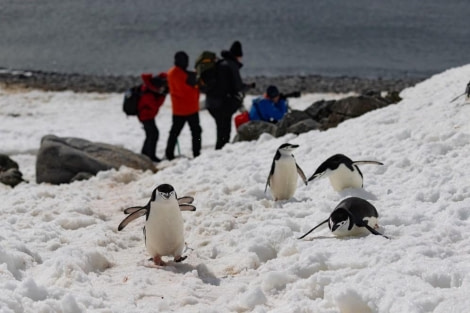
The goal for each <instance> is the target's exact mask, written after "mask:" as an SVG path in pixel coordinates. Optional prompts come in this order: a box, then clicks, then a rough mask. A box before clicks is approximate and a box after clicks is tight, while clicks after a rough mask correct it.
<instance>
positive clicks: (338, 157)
mask: <svg viewBox="0 0 470 313" xmlns="http://www.w3.org/2000/svg"><path fill="white" fill-rule="evenodd" d="M358 164H377V165H383V163H381V162H377V161H353V160H351V159H350V158H348V157H347V156H345V155H344V154H335V155H333V156H331V157H329V158H328V159H327V160H326V161H325V162H323V163H322V164H321V165H320V166H319V167H318V168H317V170H316V171H315V173H313V175H312V176H311V177H310V178H309V179H308V181H312V180H314V179H315V178H317V177H321V176H323V175H328V178H329V179H330V183H331V186H332V187H333V189H334V190H335V191H341V190H343V189H346V188H362V186H363V177H362V173H361V170H360V169H359V167H358V166H357V165H358Z"/></svg>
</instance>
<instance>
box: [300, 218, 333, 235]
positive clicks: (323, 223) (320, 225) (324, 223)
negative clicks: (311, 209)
mask: <svg viewBox="0 0 470 313" xmlns="http://www.w3.org/2000/svg"><path fill="white" fill-rule="evenodd" d="M329 219H330V218H327V219H326V220H324V221H323V222H321V223H320V224H318V225H317V226H315V227H314V228H312V229H310V230H309V231H308V232H306V233H305V234H304V235H302V236H300V237H299V238H297V239H302V238H304V237H305V236H307V235H308V234H310V233H311V232H312V231H314V230H315V229H317V228H318V227H320V226H321V225H323V224H325V223H326V222H328V220H329Z"/></svg>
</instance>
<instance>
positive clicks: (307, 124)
mask: <svg viewBox="0 0 470 313" xmlns="http://www.w3.org/2000/svg"><path fill="white" fill-rule="evenodd" d="M320 127H321V124H320V123H318V122H316V121H314V120H312V119H305V120H301V121H300V122H297V123H295V124H293V125H291V126H289V127H288V128H287V133H289V134H296V135H298V134H302V133H308V132H309V131H311V130H315V129H320Z"/></svg>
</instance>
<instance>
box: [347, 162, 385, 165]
mask: <svg viewBox="0 0 470 313" xmlns="http://www.w3.org/2000/svg"><path fill="white" fill-rule="evenodd" d="M353 164H355V165H360V164H375V165H384V164H383V163H382V162H379V161H354V162H353Z"/></svg>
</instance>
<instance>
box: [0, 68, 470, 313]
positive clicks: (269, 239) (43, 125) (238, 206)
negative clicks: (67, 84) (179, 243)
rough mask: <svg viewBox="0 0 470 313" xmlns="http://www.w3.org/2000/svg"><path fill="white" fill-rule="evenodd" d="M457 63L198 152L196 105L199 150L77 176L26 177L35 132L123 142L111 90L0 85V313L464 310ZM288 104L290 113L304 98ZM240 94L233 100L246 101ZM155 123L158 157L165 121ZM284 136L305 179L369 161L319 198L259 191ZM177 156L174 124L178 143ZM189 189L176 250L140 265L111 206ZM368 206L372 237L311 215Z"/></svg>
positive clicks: (468, 178) (310, 191)
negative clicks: (391, 95)
mask: <svg viewBox="0 0 470 313" xmlns="http://www.w3.org/2000/svg"><path fill="white" fill-rule="evenodd" d="M468 77H470V65H468V66H464V67H461V68H456V69H451V70H448V71H446V72H444V73H441V74H439V75H436V76H434V77H431V78H430V79H428V80H426V81H424V82H422V83H420V84H419V85H417V86H416V87H414V88H409V89H407V90H405V91H403V92H402V94H401V96H402V97H403V101H401V102H400V103H399V104H396V105H392V106H389V107H386V108H384V109H381V110H376V111H373V112H370V113H368V114H366V115H363V116H361V117H360V118H357V119H354V120H349V121H346V122H344V123H342V124H340V125H339V126H338V127H337V128H334V129H330V130H328V131H325V132H319V131H312V132H309V133H307V134H302V135H300V136H294V135H287V136H285V137H283V138H272V137H270V136H268V135H265V136H262V137H261V138H260V139H259V140H258V141H256V142H244V143H238V144H230V145H227V146H226V147H225V148H224V149H223V150H222V151H214V150H213V145H214V142H215V134H214V128H215V126H214V122H213V121H212V119H211V117H210V116H209V115H208V113H207V112H206V111H202V112H201V121H202V122H201V123H202V126H203V130H204V132H203V152H202V154H201V156H200V157H198V158H196V159H186V158H183V159H179V160H177V161H176V162H172V163H171V164H168V163H166V164H163V165H166V166H167V167H166V168H165V169H163V170H161V171H159V172H158V173H156V174H152V173H150V172H145V173H142V172H139V171H135V170H131V169H128V168H122V169H120V170H119V171H116V170H111V171H108V172H102V173H99V174H98V176H97V177H94V178H92V179H90V180H89V181H82V182H75V183H72V184H69V185H60V186H52V185H48V184H40V185H38V184H35V183H34V167H35V157H34V152H35V151H36V150H37V149H38V146H39V140H40V138H41V137H42V136H43V135H45V134H48V133H53V134H55V135H58V136H76V137H82V138H86V139H90V140H95V141H103V142H108V143H112V144H118V145H122V146H125V147H127V148H129V149H132V150H134V151H139V150H140V146H141V143H142V140H143V131H142V130H141V129H140V126H139V123H138V122H137V121H136V120H135V119H132V118H126V117H124V116H123V114H122V113H121V108H120V103H121V97H122V96H121V95H117V94H110V95H100V94H79V93H71V92H61V93H45V92H41V91H24V90H18V91H14V90H6V89H0V125H1V126H0V140H1V142H2V145H1V146H0V153H8V154H10V155H11V157H12V158H13V159H15V160H16V161H18V162H19V164H20V169H21V170H22V172H23V173H24V174H25V178H26V179H28V180H30V181H31V183H29V184H21V185H19V186H17V187H16V188H14V189H11V188H9V187H7V186H3V185H0V195H1V199H2V201H1V203H0V214H1V217H2V219H1V220H0V242H1V246H0V288H1V289H2V293H0V311H1V312H71V313H76V312H103V313H104V312H322V313H323V312H325V313H326V312H328V313H330V312H331V313H332V312H341V313H351V312H361V313H366V312H381V313H382V312H383V313H393V312H396V313H399V312H400V313H402V312H407V313H427V312H436V313H437V312H446V313H448V312H456V313H457V312H466V311H468V308H469V307H470V299H469V298H468V294H469V292H470V274H469V273H470V239H469V238H470V236H469V234H470V184H469V183H470V170H469V168H470V158H469V157H468V156H469V154H470V123H469V122H468V117H469V116H470V105H466V104H465V103H464V98H463V97H462V98H460V99H459V100H457V101H455V102H453V103H450V100H451V99H453V98H454V97H456V96H457V95H459V94H461V93H462V92H463V89H464V87H465V85H466V83H467V82H468ZM334 96H336V97H337V96H338V95H307V96H304V97H302V98H300V99H293V100H294V101H292V105H293V106H294V107H297V108H305V107H307V106H308V105H310V104H311V103H312V102H313V101H314V100H315V99H317V98H316V97H320V98H321V97H334ZM248 102H249V99H247V103H248ZM170 120H171V119H170V111H169V103H168V101H167V103H166V104H165V107H164V108H163V109H162V112H161V113H160V115H159V116H158V117H157V124H158V125H159V128H160V131H161V138H160V141H159V146H158V151H159V153H158V155H159V156H161V155H162V153H163V150H164V147H165V143H166V138H167V134H168V130H169V127H170V124H169V122H170ZM284 142H290V143H296V144H299V145H300V148H299V149H298V150H297V151H296V152H295V153H294V154H295V157H296V160H297V162H298V164H299V165H300V167H302V169H303V170H304V172H305V173H306V175H307V176H310V175H311V174H312V173H313V172H314V171H315V169H316V168H317V167H318V166H319V165H320V163H321V162H323V161H324V160H325V159H326V158H328V157H329V156H331V155H333V154H335V153H343V154H346V155H348V156H349V157H351V158H352V159H353V160H359V159H372V160H378V161H381V162H383V163H384V165H383V166H376V165H363V166H361V170H362V172H363V174H364V189H361V190H354V189H348V190H345V191H342V192H340V193H337V192H335V191H334V190H333V189H332V187H331V186H330V184H329V181H328V179H319V180H315V181H313V182H312V183H311V184H309V185H308V186H304V185H302V184H301V181H300V180H299V184H298V189H297V192H296V194H295V197H294V199H291V200H289V201H280V202H274V201H273V200H272V198H271V196H270V194H269V191H268V193H267V194H265V193H264V188H265V183H266V178H267V175H268V173H269V169H270V165H271V160H272V157H273V155H274V153H275V151H276V148H277V147H278V146H279V145H281V144H282V143H284ZM180 143H181V149H182V152H183V154H186V155H190V151H191V149H190V138H189V131H188V130H187V129H185V130H184V132H183V134H182V135H181V137H180ZM161 183H170V184H172V185H173V186H174V187H175V189H176V191H177V192H178V195H179V196H182V195H192V196H194V197H195V203H194V204H195V205H196V206H197V209H198V210H197V211H196V212H184V213H183V216H184V218H185V235H186V241H187V246H188V248H187V251H186V255H188V259H187V260H186V261H185V262H184V263H181V264H176V263H173V262H169V265H168V266H167V267H164V268H154V267H151V265H150V263H149V262H148V261H147V258H148V255H147V253H146V250H145V247H144V243H143V236H142V231H141V228H142V226H143V219H141V220H139V221H134V222H132V223H131V224H130V225H128V226H127V227H126V228H125V229H124V230H123V231H121V232H118V231H117V225H118V224H119V222H120V221H121V220H122V219H123V218H124V214H123V213H122V210H123V209H125V208H126V207H128V206H132V205H143V204H145V203H146V202H147V201H148V199H149V197H150V194H151V191H152V190H153V188H155V186H157V185H158V184H161ZM352 195H354V196H359V197H362V198H364V199H367V200H368V201H370V202H371V203H372V204H373V205H374V206H375V207H376V208H377V210H378V211H379V215H380V216H379V223H380V225H381V229H380V230H381V231H382V232H383V233H384V234H386V235H387V236H389V237H391V240H387V239H385V238H383V237H380V236H374V235H368V236H364V237H352V238H343V239H339V238H335V237H332V236H331V234H330V232H329V230H328V228H327V227H326V226H324V227H322V228H319V229H318V230H316V231H315V232H313V233H312V234H310V235H309V236H307V237H306V238H305V239H304V240H297V239H296V237H298V236H299V235H301V234H303V233H304V232H305V231H307V230H309V229H310V228H311V227H313V226H315V225H316V224H318V223H319V222H321V221H323V220H324V219H326V218H327V217H328V216H329V214H330V212H331V211H332V209H333V208H334V207H335V206H336V205H337V204H338V203H339V202H340V201H341V200H342V199H344V198H346V197H348V196H352Z"/></svg>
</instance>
